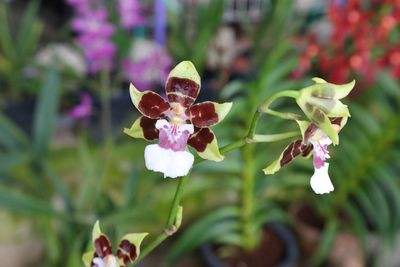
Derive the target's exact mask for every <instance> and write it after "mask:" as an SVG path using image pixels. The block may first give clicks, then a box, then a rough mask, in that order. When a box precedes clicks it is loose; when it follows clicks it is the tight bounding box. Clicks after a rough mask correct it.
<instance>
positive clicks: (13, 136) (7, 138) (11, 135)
mask: <svg viewBox="0 0 400 267" xmlns="http://www.w3.org/2000/svg"><path fill="white" fill-rule="evenodd" d="M28 140H29V139H28V137H27V136H26V134H25V133H24V132H22V130H21V129H20V128H19V127H18V126H17V125H16V124H14V122H12V121H11V120H10V119H8V118H7V117H6V116H5V115H4V114H3V113H1V112H0V145H1V146H4V147H6V148H8V149H10V150H17V149H20V148H22V147H25V148H26V147H27V146H28V145H29V141H28Z"/></svg>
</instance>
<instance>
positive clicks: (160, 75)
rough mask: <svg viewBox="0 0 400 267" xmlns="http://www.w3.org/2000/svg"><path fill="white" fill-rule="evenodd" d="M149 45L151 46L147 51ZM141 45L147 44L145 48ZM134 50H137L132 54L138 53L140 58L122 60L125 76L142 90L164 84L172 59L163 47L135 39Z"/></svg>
mask: <svg viewBox="0 0 400 267" xmlns="http://www.w3.org/2000/svg"><path fill="white" fill-rule="evenodd" d="M150 45H152V46H153V47H152V48H151V49H150V50H149V51H147V50H148V49H149V48H148V47H149V46H150ZM143 46H147V49H146V48H144V47H143ZM135 50H137V51H134V54H138V55H139V56H140V58H136V59H130V58H129V59H125V60H123V62H122V67H123V72H124V75H125V78H126V79H127V80H130V81H132V82H133V83H134V84H136V85H137V87H138V88H143V90H144V89H151V88H152V87H154V85H157V84H164V83H165V82H166V80H167V77H168V73H169V71H170V66H171V64H172V59H171V57H170V56H169V55H168V54H167V52H166V51H165V49H164V48H162V47H161V46H158V45H156V44H154V43H151V44H149V43H148V42H146V41H144V42H141V41H137V42H136V46H135ZM143 50H145V51H143Z"/></svg>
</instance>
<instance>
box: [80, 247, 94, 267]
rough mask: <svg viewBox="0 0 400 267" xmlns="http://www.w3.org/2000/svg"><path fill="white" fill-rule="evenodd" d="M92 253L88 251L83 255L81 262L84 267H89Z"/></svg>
mask: <svg viewBox="0 0 400 267" xmlns="http://www.w3.org/2000/svg"><path fill="white" fill-rule="evenodd" d="M93 255H94V251H88V252H86V253H84V254H83V256H82V261H83V264H85V267H91V266H90V264H91V263H92V259H93Z"/></svg>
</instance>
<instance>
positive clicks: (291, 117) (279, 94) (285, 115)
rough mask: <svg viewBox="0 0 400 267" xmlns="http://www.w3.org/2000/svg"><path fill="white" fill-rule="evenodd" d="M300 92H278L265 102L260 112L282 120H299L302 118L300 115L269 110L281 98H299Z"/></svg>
mask: <svg viewBox="0 0 400 267" xmlns="http://www.w3.org/2000/svg"><path fill="white" fill-rule="evenodd" d="M299 94H300V93H299V92H298V91H294V90H285V91H281V92H277V93H276V94H273V95H272V96H271V97H270V98H268V99H267V100H265V101H264V102H263V103H262V104H261V105H260V107H259V108H258V110H259V111H260V112H265V113H267V114H270V115H273V116H276V117H279V118H282V119H286V120H297V119H299V118H300V116H299V115H297V114H294V113H284V112H278V111H275V110H272V109H270V108H269V106H270V105H271V104H272V103H273V102H274V101H275V100H277V99H278V98H281V97H291V98H297V97H298V96H299Z"/></svg>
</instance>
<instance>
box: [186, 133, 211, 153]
mask: <svg viewBox="0 0 400 267" xmlns="http://www.w3.org/2000/svg"><path fill="white" fill-rule="evenodd" d="M214 138H215V136H214V134H213V133H212V132H211V130H210V129H209V128H195V130H194V133H193V134H192V135H191V136H190V138H189V140H188V145H189V146H191V147H193V148H194V149H196V150H197V151H198V152H204V151H205V150H206V148H207V145H208V144H211V142H212V141H213V140H214Z"/></svg>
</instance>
